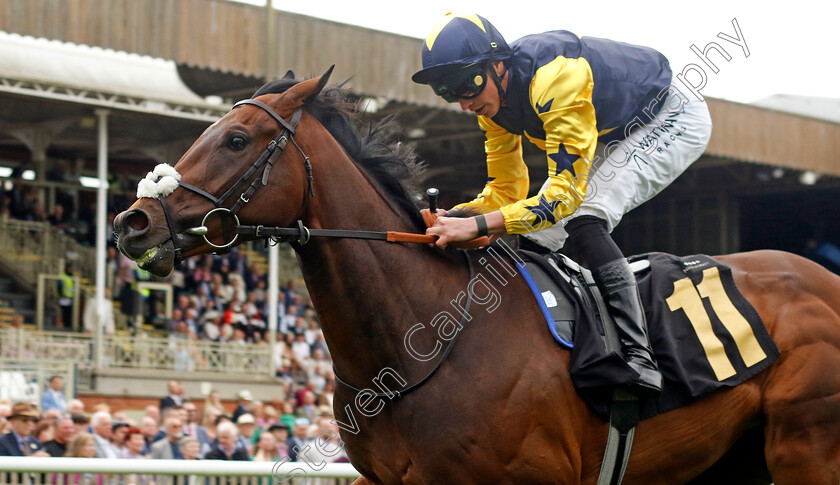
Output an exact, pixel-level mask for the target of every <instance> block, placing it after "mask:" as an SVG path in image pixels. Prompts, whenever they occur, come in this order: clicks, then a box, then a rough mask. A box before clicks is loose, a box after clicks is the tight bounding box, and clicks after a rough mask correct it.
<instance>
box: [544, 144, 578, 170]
mask: <svg viewBox="0 0 840 485" xmlns="http://www.w3.org/2000/svg"><path fill="white" fill-rule="evenodd" d="M568 157H569V152H567V151H566V147H564V146H563V145H562V144H561V145H560V147H559V148H558V149H557V153H552V154H551V155H549V156H548V158H550V159H551V160H553V161H554V163H555V165H556V169H555V170H554V175H560V174H561V173H563V170H568V171H569V172H571V174H572V177H576V176H577V174H576V173H575V166H574V165H572V162H571V160H569V158H568Z"/></svg>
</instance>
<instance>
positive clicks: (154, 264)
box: [114, 209, 175, 276]
mask: <svg viewBox="0 0 840 485" xmlns="http://www.w3.org/2000/svg"><path fill="white" fill-rule="evenodd" d="M153 227H154V225H153V224H152V221H151V218H150V217H149V214H148V213H146V211H144V210H142V209H129V210H127V211H125V212H123V213H121V214H119V215H117V217H116V218H115V219H114V232H115V233H116V236H117V237H116V239H117V248H118V249H119V250H120V252H121V253H123V254H124V255H126V256H127V257H128V258H129V259H131V260H133V261H136V262H137V264H138V265H139V266H140V267H141V268H143V269H145V270H147V271H150V272H151V273H154V274H156V275H159V276H165V275H167V274H169V273H170V272H171V271H172V269H173V268H174V266H175V245H174V243H173V242H172V239H171V237H170V235H169V234H166V237H163V234H161V235H160V236H161V237H158V238H155V237H154V235H153V234H152V232H155V231H150V230H151V229H152V228H153Z"/></svg>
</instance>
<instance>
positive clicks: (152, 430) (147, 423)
mask: <svg viewBox="0 0 840 485" xmlns="http://www.w3.org/2000/svg"><path fill="white" fill-rule="evenodd" d="M157 432H158V424H157V420H155V418H153V417H151V416H143V419H141V420H140V433H141V434H142V435H143V443H144V444H143V454H144V455H148V454H150V453H151V452H152V443H154V442H155V435H156V434H157Z"/></svg>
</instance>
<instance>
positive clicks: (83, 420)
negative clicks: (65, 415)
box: [70, 414, 90, 433]
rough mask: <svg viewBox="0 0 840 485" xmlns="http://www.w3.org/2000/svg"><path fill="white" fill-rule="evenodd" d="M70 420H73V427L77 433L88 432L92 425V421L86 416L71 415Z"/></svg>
mask: <svg viewBox="0 0 840 485" xmlns="http://www.w3.org/2000/svg"><path fill="white" fill-rule="evenodd" d="M70 418H72V419H73V427H74V428H76V433H80V432H82V431H87V429H88V426H89V425H90V420H89V419H88V418H87V416H85V415H84V414H71V415H70Z"/></svg>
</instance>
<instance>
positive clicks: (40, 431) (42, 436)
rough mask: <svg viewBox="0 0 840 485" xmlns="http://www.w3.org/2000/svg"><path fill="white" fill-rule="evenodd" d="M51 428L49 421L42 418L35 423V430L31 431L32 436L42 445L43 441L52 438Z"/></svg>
mask: <svg viewBox="0 0 840 485" xmlns="http://www.w3.org/2000/svg"><path fill="white" fill-rule="evenodd" d="M53 428H54V427H53V424H52V422H51V421H48V420H46V419H42V420H40V421H38V422H36V423H35V430H34V431H32V437H33V438H35V439H36V440H38V442H40V443H41V444H42V445H43V443H46V442H47V441H51V440H52V439H53Z"/></svg>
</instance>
